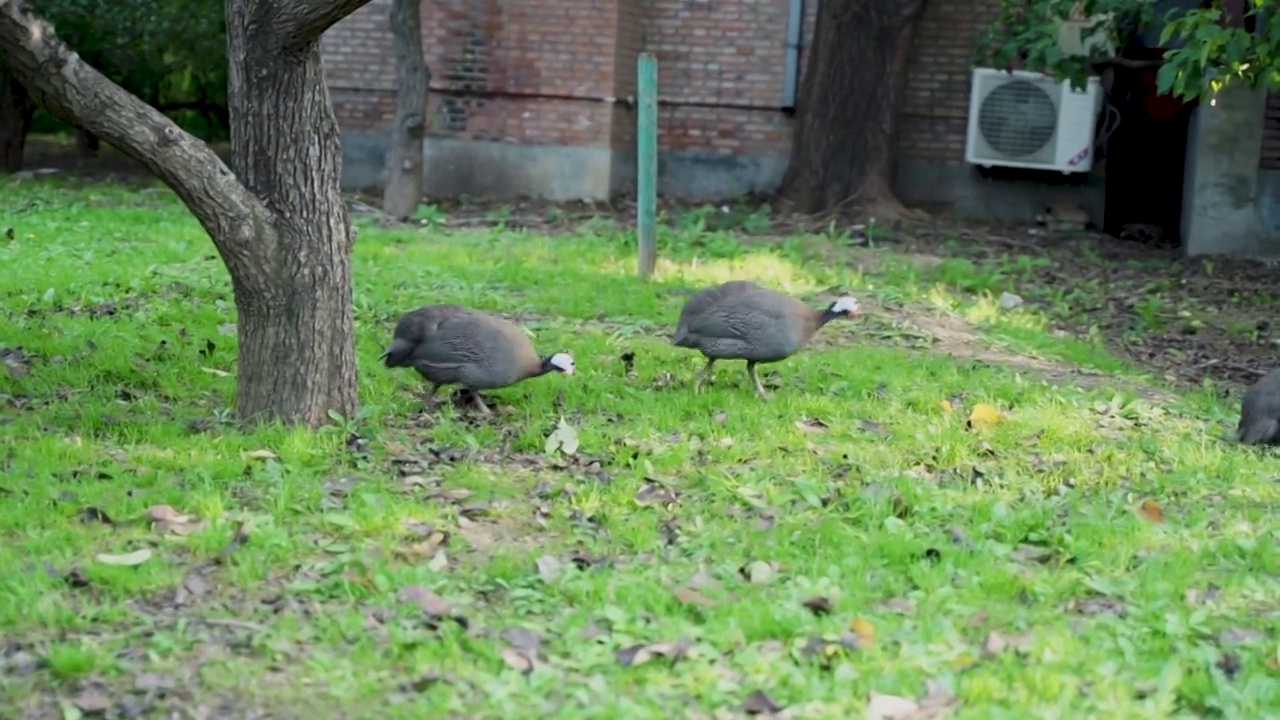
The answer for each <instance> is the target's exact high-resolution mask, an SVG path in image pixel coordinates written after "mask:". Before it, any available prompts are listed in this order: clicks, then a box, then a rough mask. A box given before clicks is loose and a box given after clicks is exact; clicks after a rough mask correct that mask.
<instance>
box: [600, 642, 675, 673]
mask: <svg viewBox="0 0 1280 720" xmlns="http://www.w3.org/2000/svg"><path fill="white" fill-rule="evenodd" d="M692 647H693V641H692V640H689V639H688V638H680V639H679V640H677V641H675V642H673V643H667V642H661V643H652V644H649V645H645V644H640V645H632V646H630V647H625V648H622V649H621V650H618V651H616V652H614V654H613V655H614V657H615V658H616V659H617V660H618V664H619V665H621V666H622V667H636V666H639V665H643V664H644V663H647V662H649V661H650V660H652V659H654V658H658V657H665V658H668V659H670V660H671V662H673V663H674V662H677V661H679V660H680V659H682V658H683V657H684V656H685V654H686V653H688V652H689V649H690V648H692Z"/></svg>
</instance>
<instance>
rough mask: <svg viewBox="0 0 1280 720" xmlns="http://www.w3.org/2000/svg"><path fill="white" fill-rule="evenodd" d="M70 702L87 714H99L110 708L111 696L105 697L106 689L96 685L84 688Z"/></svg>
mask: <svg viewBox="0 0 1280 720" xmlns="http://www.w3.org/2000/svg"><path fill="white" fill-rule="evenodd" d="M71 703H72V704H73V705H75V706H76V708H78V709H79V710H80V712H83V713H85V714H88V715H101V714H103V713H106V712H107V710H109V709H111V698H109V697H107V693H106V689H105V688H102V687H97V686H94V687H88V688H85V689H84V690H83V691H81V692H80V694H79V695H76V697H75V698H74V699H73V700H72V701H71Z"/></svg>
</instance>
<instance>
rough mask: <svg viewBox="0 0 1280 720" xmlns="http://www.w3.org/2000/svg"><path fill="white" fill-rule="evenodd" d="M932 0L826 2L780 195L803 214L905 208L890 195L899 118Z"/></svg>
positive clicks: (886, 215)
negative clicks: (915, 42)
mask: <svg viewBox="0 0 1280 720" xmlns="http://www.w3.org/2000/svg"><path fill="white" fill-rule="evenodd" d="M926 3H927V0H823V2H821V3H819V5H818V18H817V22H816V25H815V28H814V42H813V48H812V49H811V51H810V54H809V63H808V67H807V68H805V75H804V79H803V81H802V82H801V87H800V97H799V102H798V103H797V108H796V118H795V135H794V140H793V144H792V150H791V164H790V165H789V166H788V168H787V172H786V175H785V176H784V177H783V181H782V187H781V190H780V193H781V195H782V196H783V197H784V198H785V199H787V200H790V201H792V202H793V203H794V204H795V207H796V209H797V210H799V211H800V212H807V213H815V212H822V211H825V210H832V209H835V208H837V207H840V206H843V205H851V204H856V205H860V206H862V207H863V208H864V209H865V210H867V211H868V212H869V213H871V214H872V215H873V216H874V217H876V218H877V219H891V218H892V217H894V216H901V215H902V214H903V212H904V210H903V208H902V204H901V203H900V202H898V200H897V198H896V197H895V196H894V193H893V184H892V181H893V171H894V156H895V154H896V150H897V143H898V118H899V110H900V108H901V105H902V94H903V88H904V87H905V85H906V75H907V60H908V57H909V56H910V52H911V41H912V39H913V38H914V36H915V29H916V23H917V22H918V21H919V19H920V16H921V15H922V14H923V13H924V8H925V5H926Z"/></svg>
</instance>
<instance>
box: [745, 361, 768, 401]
mask: <svg viewBox="0 0 1280 720" xmlns="http://www.w3.org/2000/svg"><path fill="white" fill-rule="evenodd" d="M747 376H748V377H750V378H751V383H752V384H753V385H755V386H756V392H757V393H758V394H759V395H760V397H761V398H762V399H765V400H768V399H769V393H767V392H765V391H764V386H763V385H761V384H760V378H758V377H756V364H755V362H754V361H749V362H748V363H747Z"/></svg>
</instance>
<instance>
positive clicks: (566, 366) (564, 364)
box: [547, 353, 574, 375]
mask: <svg viewBox="0 0 1280 720" xmlns="http://www.w3.org/2000/svg"><path fill="white" fill-rule="evenodd" d="M547 362H548V363H549V364H550V365H551V366H552V367H554V368H556V369H557V370H559V371H560V372H562V373H564V374H565V375H572V374H573V371H574V365H573V356H572V355H570V354H569V353H556V354H555V355H552V356H551V359H550V360H548V361H547Z"/></svg>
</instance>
